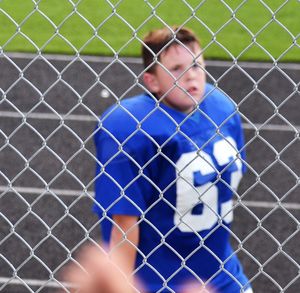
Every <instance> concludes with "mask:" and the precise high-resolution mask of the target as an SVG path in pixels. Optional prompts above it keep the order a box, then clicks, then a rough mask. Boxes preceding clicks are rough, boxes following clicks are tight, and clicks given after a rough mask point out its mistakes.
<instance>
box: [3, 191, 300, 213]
mask: <svg viewBox="0 0 300 293" xmlns="http://www.w3.org/2000/svg"><path fill="white" fill-rule="evenodd" d="M13 189H14V190H16V191H17V192H18V193H20V194H33V195H40V194H42V193H44V194H51V193H54V194H55V195H57V196H79V195H81V196H87V194H88V195H89V196H90V197H94V196H95V193H94V192H93V191H87V192H85V191H83V190H69V189H50V190H51V192H50V191H47V190H46V189H44V188H32V187H13ZM13 189H12V188H9V187H7V186H0V192H2V193H4V192H5V193H9V192H13ZM241 204H242V205H245V206H247V207H254V208H266V209H272V208H274V207H276V206H279V203H277V202H269V201H250V200H242V201H241ZM280 206H282V207H284V208H286V209H291V210H300V203H293V202H289V203H286V202H284V203H280Z"/></svg>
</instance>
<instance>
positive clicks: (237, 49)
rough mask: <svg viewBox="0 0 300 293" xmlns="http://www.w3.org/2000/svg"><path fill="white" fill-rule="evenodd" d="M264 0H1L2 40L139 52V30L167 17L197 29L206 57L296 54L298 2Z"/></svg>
mask: <svg viewBox="0 0 300 293" xmlns="http://www.w3.org/2000/svg"><path fill="white" fill-rule="evenodd" d="M35 2H36V4H35ZM184 2H186V3H188V5H186V4H185V3H184ZM264 3H265V4H266V5H268V6H265V5H264V4H263V2H262V1H259V0H248V1H245V0H244V1H242V0H226V3H225V1H221V0H206V1H201V0H186V1H182V0H164V1H162V0H160V1H159V0H121V1H116V0H110V1H108V0H107V1H106V0H81V1H78V0H73V2H72V1H71V0H40V1H37V0H36V1H32V0H2V1H1V0H0V46H1V47H2V50H3V51H4V52H10V51H17V52H37V51H39V50H40V51H41V52H43V53H56V54H76V53H77V52H79V53H80V54H89V55H114V54H119V55H125V56H137V55H139V51H140V39H141V38H142V37H143V35H144V34H145V33H146V32H147V31H148V30H149V29H152V28H156V27H161V26H163V23H166V24H168V25H172V24H179V25H181V24H185V25H186V26H188V27H190V28H192V29H193V30H194V31H196V32H197V34H198V35H199V37H200V38H201V40H202V45H203V47H204V49H205V57H206V58H207V59H229V60H232V59H233V58H238V59H239V60H263V61H272V58H274V59H276V60H278V61H280V62H281V61H300V48H299V43H300V41H299V31H300V2H299V1H298V0H288V1H283V0H265V1H264ZM273 14H274V15H275V17H272V15H273ZM253 40H255V42H253ZM297 42H298V43H297Z"/></svg>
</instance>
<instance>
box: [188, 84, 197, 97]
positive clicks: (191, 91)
mask: <svg viewBox="0 0 300 293" xmlns="http://www.w3.org/2000/svg"><path fill="white" fill-rule="evenodd" d="M187 92H188V93H189V94H190V95H191V96H194V95H198V94H199V89H198V88H197V87H196V86H192V87H190V88H188V90H187Z"/></svg>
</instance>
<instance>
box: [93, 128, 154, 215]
mask: <svg viewBox="0 0 300 293" xmlns="http://www.w3.org/2000/svg"><path fill="white" fill-rule="evenodd" d="M116 136H117V135H116ZM95 146H96V152H97V165H96V181H95V193H96V203H95V205H94V210H95V211H96V213H98V214H99V215H102V214H103V212H104V211H105V212H106V213H107V214H108V215H109V216H112V215H116V214H118V215H136V216H139V215H141V214H142V213H143V211H145V209H146V199H145V196H146V195H147V194H149V193H150V189H151V184H150V183H149V182H148V181H147V180H146V179H145V178H147V177H146V176H147V174H146V176H143V175H145V173H146V172H147V170H145V173H141V172H140V170H141V168H142V167H143V164H144V163H145V162H144V161H145V156H146V154H147V153H146V154H145V152H144V151H145V150H143V141H141V140H139V135H136V137H133V138H132V139H131V140H130V143H128V145H127V144H123V146H122V149H120V147H119V146H120V144H119V143H118V141H117V139H116V138H115V137H113V136H111V135H109V134H108V133H107V132H105V131H103V130H99V131H98V132H97V133H96V134H95ZM133 146H135V149H132V148H133Z"/></svg>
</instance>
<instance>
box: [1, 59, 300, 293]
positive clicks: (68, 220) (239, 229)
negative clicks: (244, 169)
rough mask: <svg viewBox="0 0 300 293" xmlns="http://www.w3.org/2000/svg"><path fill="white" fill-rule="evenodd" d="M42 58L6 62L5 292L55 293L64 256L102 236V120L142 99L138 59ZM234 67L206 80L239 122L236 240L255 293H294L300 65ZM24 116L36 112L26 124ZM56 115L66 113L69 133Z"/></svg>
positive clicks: (217, 69)
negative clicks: (119, 104) (241, 154)
mask: <svg viewBox="0 0 300 293" xmlns="http://www.w3.org/2000/svg"><path fill="white" fill-rule="evenodd" d="M35 57H36V56H25V55H16V54H15V55H11V56H10V58H8V57H3V56H2V58H0V68H1V71H0V91H1V99H0V129H1V131H0V162H1V164H0V253H1V254H0V291H1V292H8V293H13V292H18V293H22V292H30V290H29V289H28V288H31V290H32V292H53V291H54V290H55V289H54V288H56V287H58V283H57V282H55V281H54V279H59V273H60V271H61V267H62V264H63V263H65V262H67V257H68V253H69V252H71V253H74V252H76V251H77V248H78V247H79V246H80V245H81V244H82V243H83V242H84V240H85V238H86V237H87V236H89V237H91V238H92V239H98V238H99V224H98V223H97V219H96V217H95V216H94V215H93V214H92V213H91V212H90V207H91V204H92V196H93V177H94V158H93V154H94V146H93V141H92V134H93V129H94V126H95V117H97V116H98V115H99V114H100V113H101V112H102V111H103V110H104V109H105V108H106V107H107V106H109V105H111V104H112V103H114V102H115V98H114V96H115V97H123V96H130V95H133V94H136V93H139V92H141V90H142V89H141V88H140V87H139V86H137V85H136V78H135V76H134V74H139V73H140V72H141V70H142V67H141V64H140V61H139V60H136V59H126V60H125V59H124V60H123V61H124V62H125V64H126V66H128V68H127V67H126V66H124V65H121V64H120V63H118V62H115V61H113V62H112V60H110V59H106V58H92V57H91V58H89V57H86V59H85V60H86V62H85V63H84V62H80V61H74V60H72V59H71V58H68V57H64V56H47V61H44V60H42V59H34V58H35ZM231 65H232V64H229V63H224V62H208V66H207V70H208V72H209V74H210V75H211V77H212V78H213V79H215V80H217V84H218V87H219V88H221V89H222V90H223V91H224V92H226V93H227V94H228V95H229V96H231V97H232V98H233V99H234V100H235V101H236V103H238V104H239V109H240V112H241V114H242V115H243V117H244V119H243V121H244V128H245V134H246V139H247V148H246V150H247V154H248V163H249V165H250V166H251V167H250V168H249V171H248V173H247V175H246V176H245V178H244V179H243V181H242V183H241V185H240V188H239V194H240V195H241V196H242V199H243V203H244V205H237V207H236V209H235V220H234V225H233V232H234V233H235V234H236V235H237V236H236V237H233V240H232V242H233V245H234V246H235V247H236V249H237V251H238V255H239V256H240V258H241V259H242V262H243V264H244V267H245V270H246V273H247V275H248V276H249V278H250V279H252V284H253V288H254V291H255V292H256V293H260V292H268V293H273V292H274V293H275V292H289V293H297V292H299V286H300V279H299V276H300V275H299V264H300V249H299V243H300V233H299V228H300V224H299V220H300V200H299V173H300V151H299V150H300V148H299V146H300V142H299V125H300V115H299V108H300V96H299V88H298V87H299V79H300V66H299V65H293V64H289V65H285V64H280V65H279V66H278V67H274V66H272V65H271V64H254V63H251V64H249V63H239V66H240V67H232V68H231V69H230V70H228V68H229V67H230V66H231ZM129 68H130V70H129ZM19 69H21V70H23V74H21V73H20V72H19ZM95 74H96V75H95ZM97 76H98V77H99V80H100V82H98V83H97V82H96V79H97ZM60 78H61V79H60ZM105 88H107V89H109V90H110V91H111V93H110V94H109V96H108V97H106V96H107V92H106V91H105V90H104V91H103V89H105ZM41 97H42V98H41ZM18 111H21V112H28V111H30V113H31V114H30V115H29V116H28V118H27V120H26V124H22V116H21V114H19V113H18ZM57 113H59V114H66V113H68V115H67V116H65V121H64V123H62V122H61V121H60V119H59V118H58V116H57ZM255 127H258V128H259V131H255ZM7 138H8V139H9V143H8V140H7ZM43 138H44V139H45V138H47V143H46V145H45V144H43ZM83 146H84V148H83ZM57 155H58V156H59V157H58V156H57ZM25 160H28V161H29V164H28V165H26V164H25ZM62 160H63V161H62ZM63 162H65V163H66V164H65V166H66V167H65V168H64V163H63ZM45 185H48V186H49V191H47V190H45ZM84 190H85V191H86V192H83V191H84ZM278 200H280V204H279V203H278ZM238 239H239V240H240V241H241V243H242V245H239V243H238ZM14 268H15V270H16V271H17V276H15V278H14V279H13V280H11V281H10V282H9V283H8V281H9V280H10V279H11V278H12V276H13V271H14ZM26 286H27V287H26Z"/></svg>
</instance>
